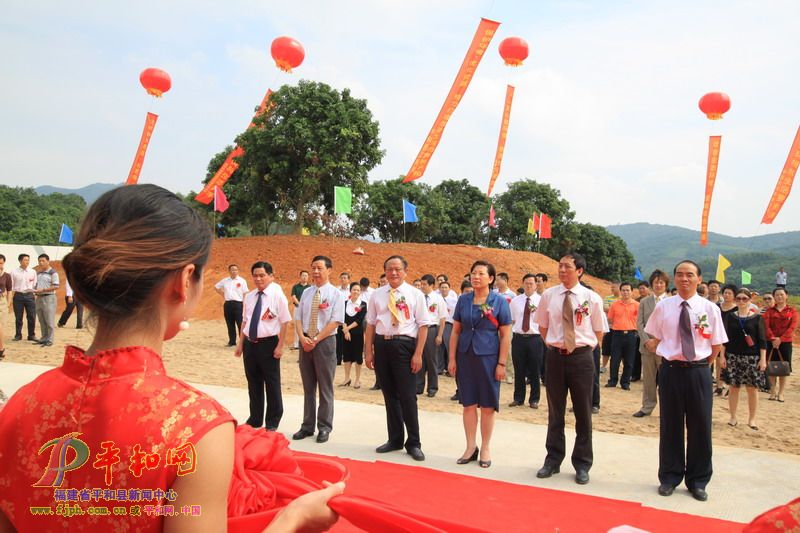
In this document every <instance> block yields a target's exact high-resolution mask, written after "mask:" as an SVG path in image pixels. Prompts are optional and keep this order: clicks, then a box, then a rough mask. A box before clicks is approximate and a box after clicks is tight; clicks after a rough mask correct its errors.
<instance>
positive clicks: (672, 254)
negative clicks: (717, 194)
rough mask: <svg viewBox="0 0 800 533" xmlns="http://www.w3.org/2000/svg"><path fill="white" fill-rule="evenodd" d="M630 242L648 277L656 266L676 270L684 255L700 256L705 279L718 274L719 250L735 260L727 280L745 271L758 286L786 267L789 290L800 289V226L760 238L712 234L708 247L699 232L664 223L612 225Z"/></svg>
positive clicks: (767, 286) (771, 282) (611, 229)
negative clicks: (704, 245)
mask: <svg viewBox="0 0 800 533" xmlns="http://www.w3.org/2000/svg"><path fill="white" fill-rule="evenodd" d="M606 229H607V230H608V231H609V232H611V233H613V234H614V235H617V236H618V237H620V238H621V239H622V240H624V241H625V243H626V244H627V245H628V249H629V250H630V251H631V253H632V254H633V255H634V257H635V258H636V264H637V265H639V266H640V267H641V269H642V273H643V274H644V275H645V277H646V276H647V275H648V274H649V272H651V271H652V270H653V269H654V268H661V269H670V270H671V269H672V267H673V266H675V264H676V263H677V262H678V261H680V260H681V259H687V258H688V259H692V260H694V261H697V262H698V263H699V264H700V266H701V268H702V269H703V273H704V276H703V277H704V278H705V279H706V280H708V279H711V278H713V277H714V274H715V272H716V269H717V255H718V254H722V255H724V256H725V257H726V258H727V259H729V260H730V261H731V263H732V266H731V267H730V268H729V269H728V270H727V271H726V278H727V281H730V282H733V283H736V284H737V285H738V284H740V283H741V273H740V271H741V270H744V271H746V272H749V273H750V274H752V284H751V285H749V286H750V287H751V288H754V289H756V290H758V291H764V290H768V289H771V288H773V287H774V286H775V272H777V271H778V268H779V267H781V266H783V267H784V268H785V269H786V271H787V272H788V273H789V289H790V290H792V288H793V287H795V290H794V292H797V290H800V231H789V232H784V233H772V234H769V235H759V236H757V237H731V236H728V235H722V234H720V233H709V236H708V241H709V242H708V246H706V247H702V246H700V232H699V231H695V230H690V229H686V228H681V227H677V226H667V225H663V224H648V223H636V224H619V225H615V226H608V227H607V228H606Z"/></svg>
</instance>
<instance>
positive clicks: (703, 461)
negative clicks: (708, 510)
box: [657, 361, 713, 489]
mask: <svg viewBox="0 0 800 533" xmlns="http://www.w3.org/2000/svg"><path fill="white" fill-rule="evenodd" d="M657 381H658V401H659V403H660V404H661V428H660V434H659V441H658V480H659V481H660V482H661V483H666V484H668V485H672V486H673V487H675V486H678V485H680V483H681V481H682V480H685V481H686V487H688V488H689V489H693V488H698V489H705V487H706V485H707V484H708V482H709V480H710V479H711V472H712V468H711V407H712V405H711V404H712V401H713V394H712V388H711V373H710V372H709V371H708V366H693V367H680V366H670V364H669V362H668V361H664V362H663V363H662V364H661V368H659V370H658V378H657ZM684 427H685V428H686V431H685V433H686V448H685V450H686V455H685V458H684V437H683V435H684Z"/></svg>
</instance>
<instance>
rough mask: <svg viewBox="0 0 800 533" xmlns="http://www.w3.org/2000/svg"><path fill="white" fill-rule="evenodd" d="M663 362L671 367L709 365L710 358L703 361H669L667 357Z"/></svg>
mask: <svg viewBox="0 0 800 533" xmlns="http://www.w3.org/2000/svg"><path fill="white" fill-rule="evenodd" d="M663 364H665V365H667V366H671V367H680V368H692V367H695V366H708V360H707V359H703V360H702V361H668V360H666V359H665V360H664V363H663Z"/></svg>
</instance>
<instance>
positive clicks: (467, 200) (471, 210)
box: [427, 179, 495, 244]
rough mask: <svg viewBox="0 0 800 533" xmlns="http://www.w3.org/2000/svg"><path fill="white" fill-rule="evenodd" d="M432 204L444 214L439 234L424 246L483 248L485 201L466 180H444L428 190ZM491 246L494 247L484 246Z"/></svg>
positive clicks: (487, 217)
mask: <svg viewBox="0 0 800 533" xmlns="http://www.w3.org/2000/svg"><path fill="white" fill-rule="evenodd" d="M431 196H432V197H435V198H431V201H433V202H441V203H442V205H443V206H444V208H445V212H446V214H447V218H446V220H443V221H441V222H440V224H439V231H438V233H437V234H436V235H433V236H431V238H430V239H429V240H428V241H427V242H435V243H437V244H483V243H484V242H485V240H486V239H485V236H484V234H483V229H484V228H486V226H487V225H488V222H489V200H488V199H487V198H486V195H485V194H483V193H482V192H481V190H480V189H478V188H477V187H475V186H474V185H471V184H470V183H469V181H468V180H465V179H463V180H460V181H458V180H445V181H443V182H441V183H440V184H439V185H437V186H435V187H434V188H433V189H432V190H431ZM487 244H495V243H487Z"/></svg>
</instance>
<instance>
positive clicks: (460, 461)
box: [456, 446, 478, 465]
mask: <svg viewBox="0 0 800 533" xmlns="http://www.w3.org/2000/svg"><path fill="white" fill-rule="evenodd" d="M477 460H478V447H477V446H476V447H475V451H474V452H472V455H470V456H469V457H466V458H464V457H459V458H458V459H457V460H456V464H457V465H465V464H467V463H471V462H472V461H477Z"/></svg>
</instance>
